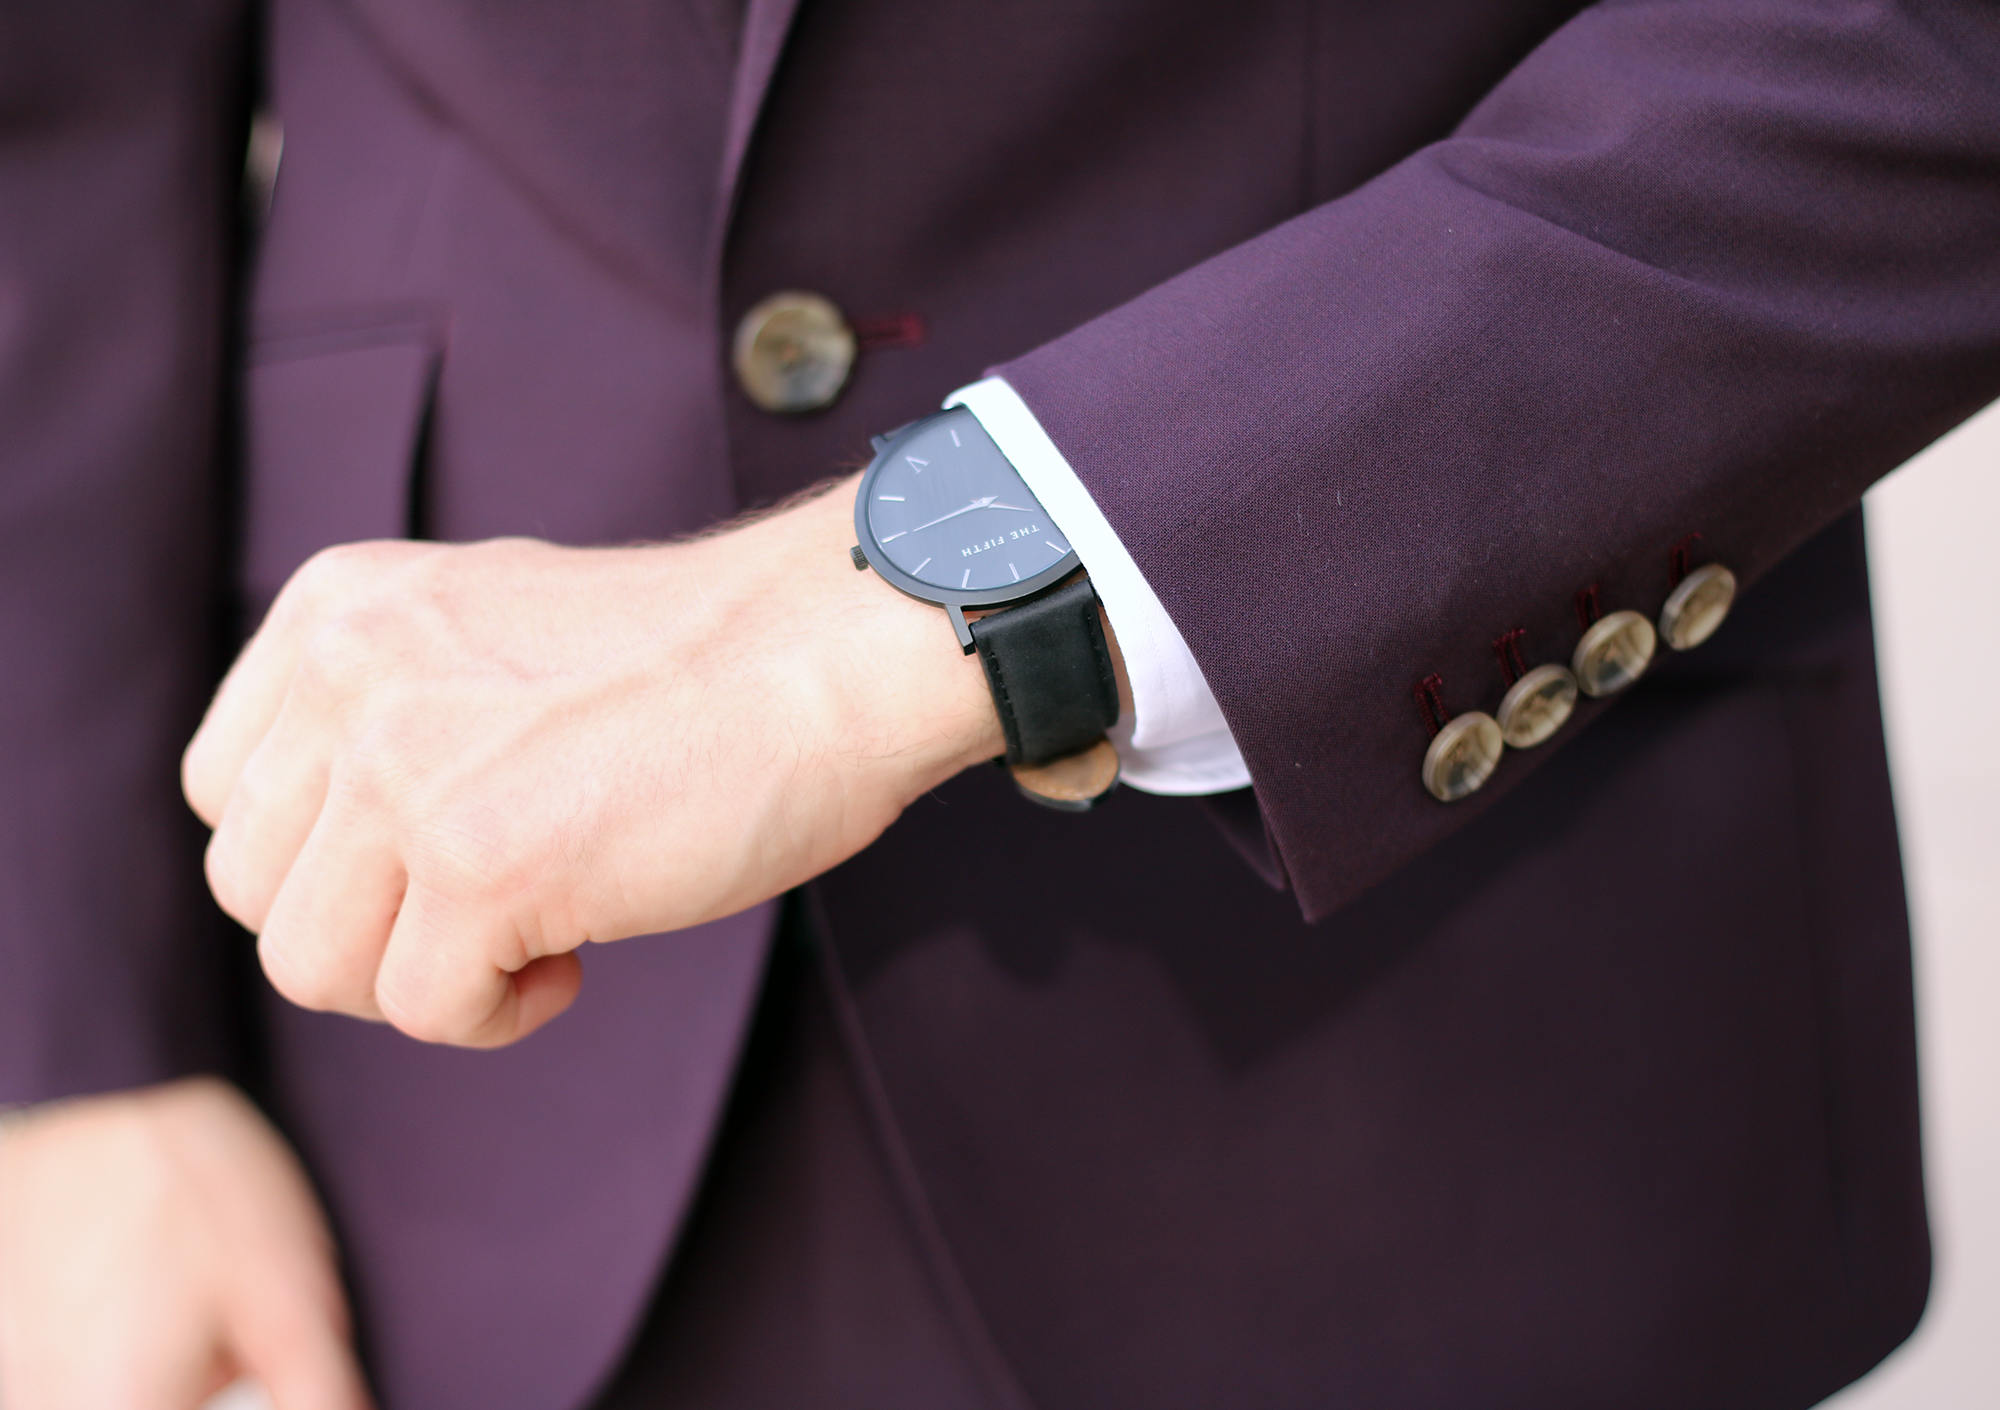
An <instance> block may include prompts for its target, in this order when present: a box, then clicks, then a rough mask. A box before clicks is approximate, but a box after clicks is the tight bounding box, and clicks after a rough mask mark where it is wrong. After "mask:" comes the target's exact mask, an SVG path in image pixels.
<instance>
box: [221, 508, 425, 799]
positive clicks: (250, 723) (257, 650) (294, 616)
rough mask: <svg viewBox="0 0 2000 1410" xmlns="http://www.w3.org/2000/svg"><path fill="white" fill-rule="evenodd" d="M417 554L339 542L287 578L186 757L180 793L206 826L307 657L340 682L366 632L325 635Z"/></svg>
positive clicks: (362, 651) (401, 546)
mask: <svg viewBox="0 0 2000 1410" xmlns="http://www.w3.org/2000/svg"><path fill="white" fill-rule="evenodd" d="M421 551H422V548H421V546H419V545H415V544H407V543H387V542H383V543H359V544H340V545H337V546H335V547H333V548H329V549H323V550H321V551H320V552H319V553H316V554H314V555H313V556H312V557H311V558H310V559H308V560H307V561H306V563H305V564H304V565H303V566H302V567H300V568H299V570H298V571H297V572H295V573H293V574H292V576H291V578H290V580H288V581H287V582H286V584H285V586H284V588H283V590H282V591H280V592H279V594H278V598H277V601H276V602H274V603H272V604H271V610H270V611H269V612H267V613H266V614H265V615H264V620H263V622H262V624H260V625H259V626H258V628H257V631H256V634H255V635H253V636H252V637H251V638H250V641H249V644H248V645H246V646H245V647H244V648H243V650H242V653H241V654H240V655H238V656H237V658H236V663H235V664H234V665H232V666H231V667H230V668H229V674H228V675H226V676H224V677H223V680H222V685H221V686H220V688H218V689H217V691H216V692H215V698H214V699H213V700H211V701H210V702H209V706H208V713H207V714H205V715H204V716H203V717H202V721H201V725H200V727H199V728H197V729H196V730H195V733H194V738H193V739H191V740H190V741H189V742H188V747H187V752H186V753H184V754H183V755H182V756H181V791H182V792H183V793H184V794H186V795H187V800H188V806H190V807H191V808H193V809H194V811H195V812H196V814H198V815H199V816H200V818H201V820H202V821H203V822H205V823H207V824H208V825H209V826H210V827H213V826H215V825H216V823H217V822H218V821H219V820H220V818H221V817H222V812H223V809H224V807H225V806H226V805H227V803H228V801H229V794H230V790H231V789H232V788H233V787H234V786H235V783H236V778H237V775H238V774H239V773H241V772H242V769H243V765H244V763H245V762H246V761H247V760H248V759H249V758H250V755H251V752H252V751H253V750H255V749H256V747H257V745H258V742H259V741H260V740H262V739H263V737H264V734H265V732H266V731H267V730H269V729H270V727H271V722H272V721H273V720H275V719H276V718H277V715H278V711H279V709H280V708H281V707H282V706H283V704H284V701H285V697H286V696H287V694H288V693H289V692H290V690H291V687H292V684H293V681H294V680H295V678H296V677H297V676H298V674H299V672H300V669H301V667H302V666H304V665H305V664H307V659H308V656H309V654H310V653H316V654H317V655H318V657H320V658H321V664H322V666H323V667H324V668H325V669H324V670H322V671H321V674H322V675H324V676H329V677H337V676H339V675H341V674H342V673H343V672H345V671H346V670H348V669H349V668H350V667H352V666H354V665H355V664H357V662H358V661H361V660H365V657H366V648H367V643H366V641H365V640H363V639H361V638H362V637H364V636H365V633H357V632H354V631H352V630H350V631H347V632H339V631H332V632H329V631H328V630H327V628H328V626H329V624H331V623H334V622H336V621H337V620H338V619H339V618H340V616H341V614H342V612H343V611H344V610H345V609H348V608H352V607H354V606H356V605H357V604H358V603H359V602H360V601H361V600H362V598H363V597H365V596H366V595H367V594H368V593H369V592H370V591H372V590H375V589H374V588H373V586H372V585H374V584H377V583H379V581H380V578H381V574H382V572H383V571H384V569H385V568H387V567H388V566H390V565H392V564H393V563H395V562H396V561H398V560H399V559H406V558H409V557H411V556H413V555H415V554H417V553H419V552H421Z"/></svg>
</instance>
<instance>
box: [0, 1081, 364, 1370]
mask: <svg viewBox="0 0 2000 1410" xmlns="http://www.w3.org/2000/svg"><path fill="white" fill-rule="evenodd" d="M242 1376H249V1377H252V1378H254V1379H256V1380H258V1381H261V1382H262V1383H263V1385H264V1388H265V1389H266V1390H267V1391H268V1392H269V1393H270V1395H271V1398H272V1400H273V1401H274V1402H275V1404H276V1406H277V1410H365V1407H367V1405H368V1404H369V1399H368V1392H367V1389H366V1388H365V1386H364V1384H363V1382H362V1377H361V1370H360V1368H359V1366H357V1365H356V1363H355V1359H354V1353H353V1351H352V1349H351V1347H350V1343H349V1333H348V1313H347V1304H346V1301H345V1299H344V1297H343V1295H342V1293H341V1288H340V1279H339V1276H338V1274H337V1273H336V1271H335V1267H334V1249H333V1240H332V1237H331V1236H330V1235H329V1234H328V1232H327V1229H326V1224H325V1221H324V1220H323V1219H322V1218H321V1216H320V1212H319V1206H318V1204H317V1203H316V1202H315V1201H314V1198H313V1194H312V1190H311V1189H310V1187H309V1186H308V1185H307V1183H306V1178H305V1175H304V1173H303V1172H302V1171H301V1170H300V1169H299V1166H298V1162H297V1161H296V1160H294V1159H293V1157H292V1154H291V1152H290V1151H289V1150H287V1149H286V1147H285V1144H284V1142H283V1140H282V1139H281V1138H280V1137H279V1135H278V1133H277V1132H276V1131H274V1130H273V1129H272V1128H271V1126H270V1124H269V1123H268V1122H267V1121H265V1120H264V1118H263V1117H262V1116H261V1115H260V1114H259V1113H258V1111H257V1109H256V1108H255V1107H253V1106H252V1105H251V1104H250V1103H249V1102H248V1101H246V1100H245V1099H244V1098H243V1097H242V1095H241V1094H240V1093H238V1092H237V1091H236V1090H235V1089H234V1088H232V1087H229V1086H228V1085H226V1084H224V1083H222V1082H218V1081H214V1080H210V1079H196V1080H191V1081H185V1082H176V1083H173V1084H170V1085H168V1086H164V1087H153V1088H148V1089H146V1090H144V1091H139V1092H132V1093H123V1094H119V1095H115V1096H105V1097H91V1098H87V1099H83V1100H79V1101H75V1102H66V1103H63V1104H61V1105H60V1106H55V1107H51V1108H49V1109H48V1110H46V1111H44V1112H41V1113H37V1114H34V1115H31V1116H29V1117H28V1118H26V1119H25V1121H23V1122H22V1124H20V1125H19V1126H16V1127H10V1128H9V1129H8V1130H7V1131H6V1133H5V1134H4V1136H0V1405H4V1406H5V1407H6V1410H104V1407H107V1406H116V1407H123V1406H133V1407H139V1406H145V1407H157V1410H195V1408H196V1407H198V1406H200V1405H201V1404H202V1403H203V1402H204V1401H206V1400H207V1399H208V1398H209V1397H210V1396H212V1395H213V1394H215V1392H216V1391H218V1390H220V1389H221V1388H222V1387H224V1386H226V1385H228V1384H230V1383H231V1382H232V1381H234V1380H236V1379H238V1378H239V1377H242Z"/></svg>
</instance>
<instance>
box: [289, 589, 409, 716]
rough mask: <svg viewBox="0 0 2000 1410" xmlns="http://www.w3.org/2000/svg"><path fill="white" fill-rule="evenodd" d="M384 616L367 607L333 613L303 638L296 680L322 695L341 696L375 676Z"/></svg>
mask: <svg viewBox="0 0 2000 1410" xmlns="http://www.w3.org/2000/svg"><path fill="white" fill-rule="evenodd" d="M385 615H386V614H384V613H382V612H380V611H378V610H372V609H368V608H348V609H347V610H345V611H341V612H336V613H334V614H332V615H331V616H329V617H328V618H327V620H326V621H325V622H324V623H323V624H322V625H321V626H320V627H319V628H318V629H317V630H316V631H314V632H313V634H312V635H311V636H310V637H308V638H307V640H306V644H305V648H304V650H303V651H302V652H301V653H300V655H299V678H300V679H301V680H302V681H303V682H304V683H305V684H306V685H307V687H308V688H310V689H312V690H314V691H316V692H318V693H319V694H322V695H330V696H335V697H339V696H343V695H346V694H347V693H349V692H350V691H352V690H354V689H356V688H358V687H360V686H362V685H364V684H365V683H366V682H367V681H368V679H369V678H370V677H371V676H372V675H373V674H374V673H375V670H376V662H377V661H378V659H379V658H380V657H381V655H382V654H383V645H382V644H383V641H384V639H385V637H386V636H387V626H388V624H387V622H386V621H385V620H384V619H385Z"/></svg>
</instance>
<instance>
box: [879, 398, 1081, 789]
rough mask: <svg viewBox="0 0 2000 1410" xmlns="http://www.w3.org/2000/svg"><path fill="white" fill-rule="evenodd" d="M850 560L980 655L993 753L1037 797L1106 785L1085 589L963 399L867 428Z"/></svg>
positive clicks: (1070, 557) (1052, 528) (1061, 543)
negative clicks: (870, 455)
mask: <svg viewBox="0 0 2000 1410" xmlns="http://www.w3.org/2000/svg"><path fill="white" fill-rule="evenodd" d="M874 446H875V459H874V460H873V461H872V462H870V464H869V466H868V470H867V472H866V473H865V474H863V475H862V477H861V488H860V491H859V492H858V493H857V494H856V496H855V500H854V533H855V538H856V540H857V542H856V544H855V546H854V548H853V549H852V550H850V552H851V554H852V557H853V560H854V566H855V567H856V568H860V569H864V570H865V569H868V568H873V569H874V570H875V571H876V572H877V573H879V574H880V575H881V576H882V577H883V578H884V579H886V580H887V581H888V582H889V583H890V584H891V585H892V586H894V587H897V588H900V589H901V590H902V591H904V592H906V593H908V594H909V595H910V596H911V597H914V598H918V599H920V600H921V601H924V602H930V603H935V604H936V605H937V606H939V607H942V608H943V609H944V611H945V615H946V616H947V617H948V618H949V619H950V620H951V625H952V629H953V630H954V631H955V632H957V634H958V644H959V645H960V646H961V647H963V648H964V650H965V651H966V653H967V654H968V655H969V654H971V653H972V652H974V651H977V652H978V653H979V659H980V662H981V664H982V665H983V666H984V667H985V668H986V681H987V684H988V685H989V686H991V687H992V690H993V704H994V708H995V709H996V710H998V712H999V715H1000V725H1001V729H1002V730H1003V731H1004V732H1005V735H1006V739H1007V754H1006V761H1005V762H1006V764H1007V766H1008V768H1009V769H1010V770H1011V771H1012V772H1013V775H1014V781H1015V782H1016V783H1017V784H1018V785H1019V786H1020V788H1021V791H1022V792H1023V793H1025V794H1026V795H1027V796H1028V797H1030V798H1033V799H1034V800H1035V801H1036V802H1038V803H1045V804H1048V805H1049V806H1051V807H1056V808H1064V809H1068V810H1072V811H1082V810H1084V809H1087V808H1089V807H1091V806H1092V805H1093V804H1095V803H1096V802H1097V801H1098V800H1099V799H1101V798H1102V797H1104V795H1105V794H1107V793H1109V792H1110V791H1111V790H1112V788H1113V787H1115V786H1116V784H1117V782H1118V753H1117V751H1116V750H1115V749H1113V748H1112V746H1111V743H1110V741H1109V740H1107V739H1106V738H1105V731H1106V730H1108V729H1110V728H1111V726H1112V725H1114V724H1116V723H1117V721H1118V681H1117V676H1116V674H1115V673H1114V671H1113V670H1112V665H1111V650H1110V648H1109V646H1108V645H1107V644H1106V643H1105V640H1104V627H1103V624H1102V623H1101V622H1100V621H1099V619H1098V605H1097V594H1096V592H1095V591H1093V590H1092V588H1091V586H1090V578H1089V577H1088V576H1087V575H1086V574H1085V573H1084V571H1083V568H1082V565H1081V564H1080V563H1079V562H1078V561H1077V557H1076V553H1075V551H1074V550H1072V549H1071V548H1070V546H1069V540H1068V539H1067V538H1066V537H1064V535H1063V534H1062V533H1061V531H1060V530H1058V529H1057V527H1056V525H1055V524H1054V523H1053V522H1052V521H1051V520H1050V518H1049V515H1048V511H1046V510H1045V509H1043V508H1042V505H1041V502H1040V501H1039V500H1037V499H1036V498H1035V496H1034V494H1033V493H1032V492H1031V491H1030V490H1029V489H1028V486H1027V482H1026V481H1024V480H1023V479H1022V478H1021V474H1020V472H1019V471H1018V470H1016V469H1015V468H1014V467H1013V465H1012V464H1011V463H1010V462H1009V461H1008V459H1007V457H1006V456H1004V455H1002V454H1001V453H1000V447H999V446H997V445H995V444H994V443H993V438H992V437H991V436H989V435H987V434H986V430H985V428H984V427H983V426H981V425H980V424H979V418H977V417H976V416H974V415H973V414H972V413H971V412H969V411H967V410H966V409H965V408H963V407H953V408H951V409H950V410H948V411H942V412H939V413H938V414H937V415H935V416H927V417H925V418H924V419H923V420H921V421H913V422H911V423H910V424H909V425H907V426H903V427H901V428H899V429H897V430H894V431H891V432H889V433H888V434H887V435H884V436H877V437H875V439H874Z"/></svg>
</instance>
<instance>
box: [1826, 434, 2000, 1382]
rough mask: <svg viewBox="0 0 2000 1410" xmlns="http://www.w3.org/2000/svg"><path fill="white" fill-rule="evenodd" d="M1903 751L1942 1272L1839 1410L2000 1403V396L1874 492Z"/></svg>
mask: <svg viewBox="0 0 2000 1410" xmlns="http://www.w3.org/2000/svg"><path fill="white" fill-rule="evenodd" d="M1868 513H1869V520H1868V527H1869V544H1870V550H1871V553H1870V557H1871V562H1872V565H1873V576H1874V580H1875V610H1876V623H1875V630H1876V637H1877V640H1878V641H1879V643H1880V647H1881V653H1882V677H1883V679H1882V688H1883V695H1884V700H1883V705H1884V708H1885V709H1886V710H1887V712H1888V723H1889V757H1890V762H1891V764H1892V766H1893V767H1894V770H1895V779H1896V799H1897V804H1898V813H1899V816H1900V817H1901V819H1902V829H1903V859H1904V863H1905V865H1906V866H1907V868H1908V871H1909V879H1910V909H1911V913H1912V919H1913V920H1914V922H1915V924H1916V934H1917V1004H1918V1018H1919V1031H1920V1033H1921V1035H1922V1043H1923V1057H1924V1101H1925V1117H1926V1123H1925V1124H1926V1131H1925V1151H1926V1154H1927V1155H1928V1157H1929V1163H1930V1195H1931V1218H1932V1224H1933V1237H1934V1239H1935V1241H1936V1245H1937V1280H1936V1282H1935V1284H1934V1285H1933V1288H1932V1292H1931V1305H1930V1311H1929V1313H1928V1314H1927V1315H1926V1317H1925V1318H1924V1322H1923V1325H1922V1326H1921V1327H1920V1328H1919V1329H1918V1331H1917V1334H1916V1336H1915V1337H1914V1338H1912V1339H1911V1341H1910V1343H1909V1344H1908V1345H1907V1346H1905V1347H1904V1348H1903V1349H1902V1350H1901V1351H1899V1352H1898V1353H1897V1354H1896V1355H1895V1356H1893V1357H1891V1358H1890V1359H1889V1361H1888V1362H1887V1363H1886V1364H1884V1365H1883V1367H1882V1368H1881V1369H1880V1370H1878V1371H1877V1372H1876V1373H1875V1374H1874V1375H1872V1376H1870V1377H1868V1378H1867V1379H1866V1380H1864V1381H1862V1382H1861V1383H1860V1384H1859V1385H1857V1386H1855V1387H1854V1388H1853V1389H1851V1390H1849V1391H1847V1392H1846V1393H1845V1394H1844V1395H1841V1396H1838V1397H1836V1398H1835V1400H1834V1401H1833V1402H1832V1404H1833V1405H1834V1406H1836V1407H1838V1410H1992V1407H1994V1406H2000V943H1996V942H2000V748H1996V747H1995V746H1994V744H1993V743H1992V742H1991V740H1992V739H1993V738H1994V737H1995V736H1994V735H1993V732H1992V730H1991V729H1990V727H1989V726H1988V725H1987V723H1986V722H1985V719H1984V718H1983V717H1984V715H1985V713H1986V711H1987V710H1988V708H1990V704H1989V703H1990V702H2000V655H1996V648H2000V621H1996V618H1995V616H1994V609H1995V607H1996V605H2000V405H1996V406H1994V407H1990V408H1988V409H1987V411H1986V412H1985V413H1984V414H1982V415H1980V416H1979V417H1977V418H1975V419H1974V420H1972V421H1971V422H1969V423H1967V424H1966V425H1964V426H1962V427H1960V428H1959V429H1958V430H1957V431H1956V432H1954V433H1953V434H1952V435H1950V436H1948V437H1946V438H1945V439H1944V440H1942V441H1940V442H1939V443H1938V444H1937V445H1935V446H1932V447H1931V448H1930V449H1929V450H1928V451H1926V452H1924V454H1922V455H1920V456H1918V457H1917V459H1915V460H1913V461H1911V462H1910V463H1909V464H1908V465H1906V466H1904V467H1903V468H1902V469H1901V470H1898V471H1897V472H1896V473H1895V474H1894V475H1893V476H1891V477H1890V478H1889V479H1888V480H1886V481H1884V482H1883V484H1882V485H1881V486H1880V487H1879V488H1878V489H1877V490H1876V491H1875V492H1874V493H1873V494H1872V495H1870V496H1869V499H1868Z"/></svg>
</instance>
